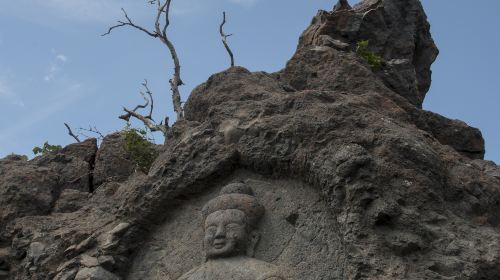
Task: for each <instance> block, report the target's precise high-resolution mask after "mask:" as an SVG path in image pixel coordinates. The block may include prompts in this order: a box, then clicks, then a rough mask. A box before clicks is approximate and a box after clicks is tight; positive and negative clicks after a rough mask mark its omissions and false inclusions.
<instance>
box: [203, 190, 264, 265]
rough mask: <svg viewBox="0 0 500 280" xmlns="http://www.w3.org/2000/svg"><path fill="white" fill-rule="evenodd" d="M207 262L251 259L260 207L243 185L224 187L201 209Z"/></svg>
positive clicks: (261, 208)
mask: <svg viewBox="0 0 500 280" xmlns="http://www.w3.org/2000/svg"><path fill="white" fill-rule="evenodd" d="M202 213H203V218H204V225H203V227H204V231H205V237H204V240H203V247H204V249H205V252H206V257H207V259H217V258H227V257H234V256H245V255H246V256H250V257H252V256H253V252H254V249H255V246H256V245H257V243H258V240H259V237H260V236H259V234H258V232H257V225H258V223H259V221H260V219H261V218H262V216H263V215H264V207H263V206H262V205H261V204H260V203H259V202H258V201H257V198H255V196H254V193H253V191H252V189H251V188H250V187H248V186H246V185H245V184H244V183H232V184H229V185H227V186H225V187H224V188H223V189H222V190H221V192H220V193H219V195H218V196H217V197H215V198H213V199H212V200H210V201H209V202H208V203H207V204H206V205H205V206H204V207H203V209H202Z"/></svg>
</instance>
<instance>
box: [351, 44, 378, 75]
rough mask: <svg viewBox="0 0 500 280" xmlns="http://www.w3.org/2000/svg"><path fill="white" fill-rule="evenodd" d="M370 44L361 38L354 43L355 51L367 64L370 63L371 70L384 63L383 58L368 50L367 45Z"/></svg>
mask: <svg viewBox="0 0 500 280" xmlns="http://www.w3.org/2000/svg"><path fill="white" fill-rule="evenodd" d="M369 45H370V41H368V40H362V41H359V42H358V44H357V45H356V53H357V54H358V55H359V56H361V57H362V58H363V59H364V60H366V62H368V64H370V66H371V68H372V69H373V70H375V71H376V70H379V69H380V67H382V66H383V65H384V60H383V59H382V58H381V57H380V56H378V55H376V54H375V53H373V52H371V51H369V50H368V46H369Z"/></svg>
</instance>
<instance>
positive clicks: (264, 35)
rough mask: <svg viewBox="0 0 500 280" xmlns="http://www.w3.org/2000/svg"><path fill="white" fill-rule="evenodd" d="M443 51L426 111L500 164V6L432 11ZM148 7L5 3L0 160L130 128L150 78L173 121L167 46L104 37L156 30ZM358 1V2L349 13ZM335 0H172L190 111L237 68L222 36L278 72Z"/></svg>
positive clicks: (441, 6)
mask: <svg viewBox="0 0 500 280" xmlns="http://www.w3.org/2000/svg"><path fill="white" fill-rule="evenodd" d="M422 2H423V4H424V7H425V8H426V11H427V13H428V16H429V19H430V22H431V25H432V29H431V31H432V34H433V36H434V39H435V41H436V43H437V45H438V47H439V49H440V51H441V54H440V56H439V58H438V60H437V62H436V63H435V64H434V66H433V71H434V75H433V85H432V88H431V90H430V92H429V94H428V96H427V99H426V101H425V103H424V108H425V109H428V110H431V111H434V112H437V113H440V114H442V115H445V116H447V117H450V118H456V119H460V120H463V121H465V122H466V123H468V124H470V125H472V126H475V127H478V128H480V129H481V131H482V132H483V135H484V137H485V139H486V144H487V146H486V147H487V154H486V158H487V159H491V160H495V161H496V162H500V146H498V145H497V143H499V142H500V141H499V140H500V131H499V130H498V129H497V127H498V121H499V120H500V113H499V110H498V109H497V108H496V107H497V104H499V101H500V96H499V94H498V87H494V82H496V81H498V80H500V75H499V73H500V72H499V71H498V70H497V69H498V65H500V54H499V52H498V50H497V49H498V46H499V45H500V44H499V43H500V42H499V41H500V38H499V36H496V34H498V30H497V29H498V27H500V17H498V15H497V14H496V13H497V12H496V11H498V10H499V8H500V1H497V0H484V1H480V3H479V2H475V3H474V4H471V2H470V1H465V0H439V1H436V0H423V1H422ZM145 3H146V0H144V1H142V0H16V1H7V0H2V1H1V3H0V157H3V156H5V155H8V154H10V153H12V152H14V153H18V154H27V155H30V156H32V152H31V149H32V148H33V147H34V146H37V145H42V144H43V143H44V142H45V141H49V142H50V143H51V144H60V145H66V144H69V143H71V142H72V140H73V139H72V138H70V137H69V136H68V135H67V133H66V130H65V128H64V126H63V122H68V123H69V124H71V126H73V127H74V128H78V127H88V126H89V125H92V126H97V128H98V129H99V130H101V131H102V132H104V133H107V132H111V131H115V130H119V129H121V128H122V127H123V126H124V123H123V121H121V120H119V119H118V118H117V116H118V115H120V114H121V113H122V109H121V108H122V106H128V107H133V106H135V105H136V104H137V103H139V102H141V101H142V99H141V97H140V95H139V94H138V91H139V90H141V82H142V81H143V80H144V79H145V78H146V79H148V81H149V84H150V88H151V90H152V91H153V92H154V94H155V102H156V114H155V115H156V117H157V118H158V119H161V118H163V116H165V115H170V118H171V119H174V114H173V111H172V106H171V103H170V95H169V91H168V90H169V89H168V79H169V78H170V76H171V71H172V64H171V61H170V58H169V54H168V52H167V50H166V49H165V48H164V47H163V45H161V44H160V43H159V42H157V41H155V40H153V39H152V38H149V37H147V36H145V35H144V34H142V33H140V32H137V31H136V30H132V29H126V28H123V29H120V30H116V31H115V32H114V33H113V34H112V35H111V36H107V37H101V36H100V34H102V33H104V32H105V31H106V30H107V28H108V27H109V26H111V25H113V24H114V23H115V21H116V20H119V19H121V16H122V15H121V11H120V8H121V7H123V8H125V9H126V10H127V11H128V14H129V16H130V17H132V18H133V19H134V20H135V21H136V22H137V23H139V24H141V25H143V26H145V27H146V26H147V27H152V26H153V22H152V19H153V16H154V6H150V5H146V4H145ZM353 3H355V1H351V4H353ZM334 4H335V1H334V0H293V1H290V0H210V1H207V0H174V1H173V3H172V9H173V11H172V12H173V14H172V23H171V27H170V29H169V34H170V37H171V39H172V41H173V42H174V44H175V45H176V48H177V50H178V52H179V56H180V60H181V65H182V71H183V72H182V73H183V80H184V82H185V83H186V85H185V86H183V87H182V88H181V92H182V94H183V100H185V99H186V97H187V95H188V94H189V92H190V91H191V89H192V88H194V87H195V86H196V85H198V84H200V83H202V82H204V81H205V80H206V79H207V78H208V77H209V75H210V74H212V73H215V72H219V71H222V70H224V69H226V68H227V66H228V63H229V61H228V57H227V55H226V53H225V51H224V48H223V47H222V45H221V43H220V38H219V35H218V25H219V23H220V21H221V16H222V15H221V14H222V11H227V13H228V24H227V26H226V31H227V33H234V34H235V35H234V36H232V37H230V38H229V43H230V45H231V47H232V49H233V51H234V53H235V57H236V64H237V65H241V66H244V67H246V68H248V69H250V70H252V71H260V70H263V71H267V72H273V71H277V70H279V69H281V68H283V67H284V65H285V63H286V61H287V60H288V59H289V58H290V57H291V56H292V54H293V52H294V50H295V47H296V45H297V39H298V37H299V35H300V33H301V32H302V31H303V30H304V29H305V28H306V27H307V26H308V24H309V22H310V20H311V18H312V17H313V15H315V14H316V12H317V10H318V9H327V10H330V9H331V7H332V6H333V5H334Z"/></svg>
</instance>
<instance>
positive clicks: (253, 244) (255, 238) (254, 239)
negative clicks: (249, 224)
mask: <svg viewBox="0 0 500 280" xmlns="http://www.w3.org/2000/svg"><path fill="white" fill-rule="evenodd" d="M259 241H260V233H259V232H258V231H256V230H252V231H251V232H250V234H249V235H248V247H247V256H249V257H253V256H254V255H255V248H257V244H258V243H259Z"/></svg>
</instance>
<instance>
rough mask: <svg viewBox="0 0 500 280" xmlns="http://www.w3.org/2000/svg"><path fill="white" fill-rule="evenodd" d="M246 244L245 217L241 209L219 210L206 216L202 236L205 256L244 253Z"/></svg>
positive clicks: (219, 256) (213, 256)
mask: <svg viewBox="0 0 500 280" xmlns="http://www.w3.org/2000/svg"><path fill="white" fill-rule="evenodd" d="M247 245H248V231H247V217H246V215H245V213H244V212H243V211H241V210H237V209H228V210H219V211H216V212H214V213H211V214H210V215H208V216H207V218H206V219H205V238H204V246H205V250H206V253H207V258H209V259H214V258H221V257H222V258H223V257H231V256H238V255H245V254H246V250H247Z"/></svg>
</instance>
